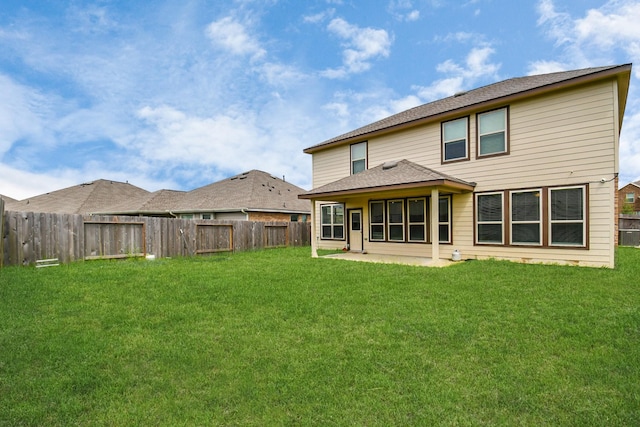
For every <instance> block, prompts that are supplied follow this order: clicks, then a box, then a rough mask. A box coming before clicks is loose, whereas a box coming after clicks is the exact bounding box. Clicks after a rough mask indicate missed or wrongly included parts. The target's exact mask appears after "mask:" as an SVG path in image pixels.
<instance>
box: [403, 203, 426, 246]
mask: <svg viewBox="0 0 640 427" xmlns="http://www.w3.org/2000/svg"><path fill="white" fill-rule="evenodd" d="M407 203H408V209H409V241H410V242H426V241H427V199H425V198H421V199H409V200H408V202H407Z"/></svg>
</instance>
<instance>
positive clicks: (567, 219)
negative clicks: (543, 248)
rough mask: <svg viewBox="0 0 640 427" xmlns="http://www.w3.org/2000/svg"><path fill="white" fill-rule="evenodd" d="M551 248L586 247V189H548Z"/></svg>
mask: <svg viewBox="0 0 640 427" xmlns="http://www.w3.org/2000/svg"><path fill="white" fill-rule="evenodd" d="M549 220H550V227H549V242H550V244H551V246H586V188H585V187H584V186H579V187H567V188H550V189H549Z"/></svg>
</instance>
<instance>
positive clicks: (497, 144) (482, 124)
mask: <svg viewBox="0 0 640 427" xmlns="http://www.w3.org/2000/svg"><path fill="white" fill-rule="evenodd" d="M477 123H478V152H477V154H478V157H481V156H489V155H493V154H501V153H506V152H507V151H508V141H507V109H506V108H501V109H499V110H494V111H489V112H486V113H481V114H478V115H477Z"/></svg>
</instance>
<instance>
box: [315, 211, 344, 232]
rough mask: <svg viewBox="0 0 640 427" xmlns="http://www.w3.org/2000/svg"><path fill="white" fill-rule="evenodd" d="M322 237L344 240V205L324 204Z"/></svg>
mask: <svg viewBox="0 0 640 427" xmlns="http://www.w3.org/2000/svg"><path fill="white" fill-rule="evenodd" d="M321 210H322V218H321V221H320V222H321V229H322V238H323V239H328V240H331V239H333V240H344V206H343V205H341V204H335V205H322V206H321Z"/></svg>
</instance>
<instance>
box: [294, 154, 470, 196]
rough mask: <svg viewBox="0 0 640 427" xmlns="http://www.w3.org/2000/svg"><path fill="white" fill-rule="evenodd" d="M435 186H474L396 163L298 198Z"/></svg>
mask: <svg viewBox="0 0 640 427" xmlns="http://www.w3.org/2000/svg"><path fill="white" fill-rule="evenodd" d="M436 185H438V186H445V187H449V188H451V189H456V190H457V191H473V188H474V187H475V185H476V184H475V183H473V182H467V181H463V180H461V179H458V178H455V177H452V176H450V175H446V174H444V173H441V172H438V171H435V170H433V169H430V168H427V167H424V166H421V165H418V164H416V163H413V162H410V161H409V160H406V159H405V160H400V161H398V162H395V161H394V162H385V163H383V164H381V165H378V166H376V167H374V168H371V169H367V170H365V171H362V172H360V173H357V174H355V175H350V176H347V177H345V178H342V179H340V180H338V181H334V182H331V183H329V184H326V185H323V186H321V187H318V188H314V189H313V190H311V191H307V192H305V193H303V194H301V195H300V198H304V199H312V198H318V197H332V198H335V197H339V196H343V195H348V194H353V193H362V192H366V191H385V190H398V189H407V188H416V187H425V186H436Z"/></svg>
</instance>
